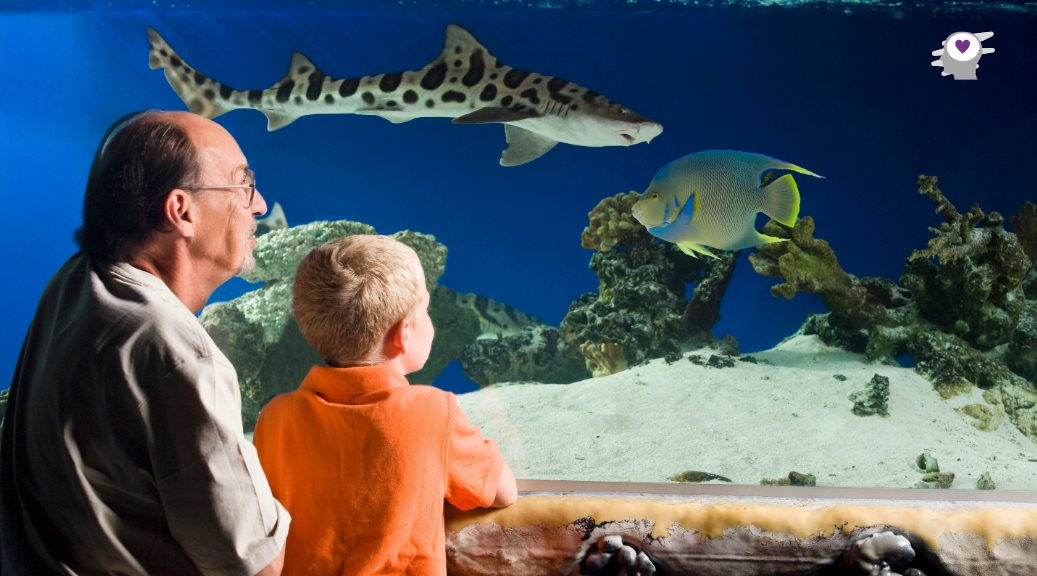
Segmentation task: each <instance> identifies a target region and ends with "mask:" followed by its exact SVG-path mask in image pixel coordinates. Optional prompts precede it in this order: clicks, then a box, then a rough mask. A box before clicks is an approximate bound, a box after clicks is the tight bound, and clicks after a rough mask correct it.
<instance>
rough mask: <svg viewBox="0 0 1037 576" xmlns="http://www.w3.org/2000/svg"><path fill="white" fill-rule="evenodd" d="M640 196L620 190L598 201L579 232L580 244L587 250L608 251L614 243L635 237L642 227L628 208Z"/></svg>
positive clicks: (620, 242)
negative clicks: (588, 221) (586, 223)
mask: <svg viewBox="0 0 1037 576" xmlns="http://www.w3.org/2000/svg"><path fill="white" fill-rule="evenodd" d="M640 196H641V195H640V194H638V193H637V192H621V193H619V194H616V195H615V196H610V197H608V198H605V199H603V200H602V201H601V202H598V205H597V206H595V207H594V209H593V210H591V211H590V212H589V213H588V214H587V217H588V218H590V224H589V225H588V226H587V227H586V228H584V229H583V233H582V234H580V244H581V245H582V246H583V247H584V248H586V249H588V250H598V251H600V252H608V251H609V250H611V249H612V247H613V246H615V245H616V244H622V243H623V242H625V241H628V240H631V239H634V238H637V237H638V235H640V234H641V232H642V230H643V228H642V226H641V224H640V223H638V221H637V220H634V217H633V215H632V214H631V213H630V209H631V207H632V206H633V205H634V203H635V202H637V199H638V198H640Z"/></svg>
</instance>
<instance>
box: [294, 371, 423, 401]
mask: <svg viewBox="0 0 1037 576" xmlns="http://www.w3.org/2000/svg"><path fill="white" fill-rule="evenodd" d="M409 385H410V384H409V383H408V382H407V378H406V377H404V375H403V374H400V373H399V372H397V371H396V370H393V369H391V368H389V367H388V366H385V365H378V366H356V367H352V368H331V367H329V366H314V367H312V368H310V372H309V373H308V374H307V375H306V378H305V379H304V380H303V381H302V385H301V386H300V387H299V388H300V389H303V390H311V391H312V392H314V393H315V394H320V395H321V396H328V395H334V396H354V395H361V394H371V393H373V392H379V391H381V390H388V389H390V388H399V387H402V386H409Z"/></svg>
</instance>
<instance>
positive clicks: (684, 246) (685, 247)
mask: <svg viewBox="0 0 1037 576" xmlns="http://www.w3.org/2000/svg"><path fill="white" fill-rule="evenodd" d="M677 247H678V248H680V249H681V252H684V253H685V254H687V255H688V256H692V257H694V258H698V256H697V255H696V252H697V253H699V254H702V255H704V256H709V257H710V258H716V257H717V255H716V254H714V253H713V252H712V251H710V249H709V248H706V247H705V246H703V245H701V244H696V243H694V242H678V243H677Z"/></svg>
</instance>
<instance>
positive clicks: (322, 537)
mask: <svg viewBox="0 0 1037 576" xmlns="http://www.w3.org/2000/svg"><path fill="white" fill-rule="evenodd" d="M253 440H254V442H255V444H256V448H257V449H258V451H259V460H260V462H261V463H262V465H263V470H264V471H265V472H266V475H267V479H268V480H269V481H270V488H271V489H272V490H273V493H274V496H275V497H276V498H277V500H278V501H279V502H281V504H282V505H284V507H285V508H286V509H287V510H288V511H289V513H290V514H291V515H292V525H291V527H290V529H289V531H288V544H287V550H286V552H285V563H284V572H283V574H284V575H285V576H294V575H299V574H307V575H320V576H330V575H345V574H348V575H350V576H361V575H364V574H412V575H422V576H424V575H445V574H446V540H445V528H444V520H443V501H444V499H446V500H447V501H449V502H450V503H451V504H453V505H454V506H457V507H458V508H460V509H462V510H468V509H471V508H475V507H479V506H489V505H490V504H492V503H493V500H494V498H495V497H496V495H497V484H498V483H499V482H500V474H501V471H502V469H503V465H504V461H503V459H502V457H501V454H500V450H499V449H498V447H497V445H496V444H495V443H494V442H493V441H490V440H485V439H483V437H482V435H481V434H480V432H479V429H478V428H476V427H474V426H472V425H471V424H470V423H469V422H468V420H467V419H466V418H465V416H464V413H463V412H461V408H460V407H459V406H458V405H457V401H456V399H455V398H454V395H453V394H451V393H449V392H444V391H443V390H439V389H438V388H433V387H431V386H417V385H415V386H411V385H410V384H408V383H407V380H406V378H404V377H403V376H401V375H399V374H397V373H395V372H393V371H391V370H388V369H386V368H385V367H382V366H365V367H359V368H326V367H320V366H316V367H313V368H312V369H310V372H309V374H307V375H306V378H305V379H304V380H303V382H302V384H301V385H300V386H299V389H298V390H296V391H294V392H289V393H287V394H281V395H278V396H277V397H275V398H274V399H273V400H271V401H270V403H268V404H267V405H266V406H265V407H264V408H263V411H262V412H261V413H260V415H259V421H258V422H257V423H256V431H255V435H254V437H253Z"/></svg>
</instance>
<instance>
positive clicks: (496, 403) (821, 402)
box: [460, 336, 1037, 490]
mask: <svg viewBox="0 0 1037 576" xmlns="http://www.w3.org/2000/svg"><path fill="white" fill-rule="evenodd" d="M712 353H714V352H713V351H710V350H708V349H704V350H701V351H698V352H695V353H693V354H698V355H699V356H700V357H702V358H703V359H707V358H708V357H709V355H710V354H712ZM753 356H755V357H756V358H757V359H758V360H759V361H760V363H758V364H752V363H748V362H736V364H735V367H734V368H722V369H718V368H710V367H704V366H698V365H695V364H693V363H692V362H690V361H689V360H688V359H687V358H685V359H681V360H679V361H677V362H675V363H673V364H669V365H668V364H666V362H665V361H663V360H653V361H652V362H650V363H648V364H646V365H642V366H638V367H635V368H632V369H630V370H627V371H625V372H621V373H619V374H613V375H611V376H607V377H604V378H596V379H591V380H584V381H581V382H576V383H573V384H567V385H558V384H536V383H531V384H512V385H498V386H494V387H490V388H486V389H483V390H480V391H478V392H472V393H469V394H464V395H461V396H460V403H461V406H462V408H463V409H464V411H465V414H466V415H467V416H468V418H469V420H471V421H472V423H474V424H475V425H477V426H479V427H480V428H481V429H482V432H483V434H484V435H485V436H486V437H488V438H492V439H494V440H496V441H497V442H499V443H500V445H501V447H502V449H503V451H504V456H505V458H506V460H507V461H508V462H509V463H510V464H511V466H512V468H513V469H514V470H515V474H516V476H518V477H519V478H526V479H550V480H596V481H629V482H668V480H667V478H668V477H670V476H672V475H674V474H677V473H679V472H682V471H685V470H698V471H704V472H711V473H715V474H720V475H722V476H726V477H728V478H730V479H731V480H732V481H733V482H734V483H737V484H759V483H760V480H761V479H762V478H778V477H787V475H788V473H789V472H790V471H792V470H795V471H797V472H806V473H810V474H814V475H815V476H816V477H817V485H818V486H852V487H896V488H908V487H913V486H915V485H916V484H918V482H919V481H920V480H921V477H922V472H920V471H919V470H918V469H917V468H916V467H915V461H916V458H917V457H918V455H919V454H921V453H922V452H929V453H930V454H932V455H933V456H935V457H936V458H937V459H938V461H939V464H940V470H941V471H943V472H953V473H954V474H955V481H954V485H953V487H954V488H975V487H976V481H977V480H978V479H979V476H980V474H982V473H983V472H989V474H990V476H991V477H992V479H993V480H994V482H996V483H997V487H998V488H999V489H1029V490H1034V489H1037V444H1035V443H1034V442H1033V441H1031V440H1030V439H1029V438H1027V437H1026V436H1024V435H1023V434H1021V433H1020V432H1019V431H1018V430H1016V428H1015V427H1014V426H1013V425H1012V423H1011V422H1010V421H1009V420H1008V419H1007V418H1005V420H1004V422H1003V423H1002V424H1001V425H1000V427H999V428H997V429H996V430H994V431H992V432H982V431H980V430H978V429H977V428H975V427H973V426H972V425H971V424H970V421H971V418H970V417H968V416H965V415H963V414H959V413H958V412H955V410H954V408H955V407H959V406H963V405H966V404H972V403H981V404H982V403H984V401H983V398H982V396H981V394H980V392H979V391H978V390H976V391H974V393H972V394H969V395H962V396H958V397H955V398H952V399H950V400H943V399H941V398H940V396H939V395H938V394H937V393H936V392H935V391H934V390H933V388H932V385H931V384H930V383H929V382H928V381H927V380H925V379H924V378H922V377H921V376H919V375H918V374H917V373H916V372H915V371H914V370H911V369H905V368H897V367H890V366H885V365H881V364H873V363H869V362H868V361H867V360H866V359H865V358H864V357H863V356H862V355H859V354H852V353H849V352H845V351H843V350H839V349H836V348H831V347H828V346H825V345H824V344H823V343H821V342H820V341H819V340H818V339H817V338H816V337H812V336H796V337H793V338H790V339H788V340H786V341H785V342H783V343H782V344H780V345H778V346H777V347H775V348H773V349H771V350H768V351H765V352H761V353H758V354H753ZM835 374H842V375H844V376H846V380H845V381H842V382H841V381H839V380H837V379H835V378H834V377H833V375H835ZM874 374H881V375H883V376H886V377H888V378H889V381H890V399H889V412H890V414H889V416H888V417H881V416H867V417H862V416H856V415H854V414H853V413H852V412H851V408H852V406H853V402H852V401H851V400H849V398H848V397H849V395H850V393H852V392H855V391H857V390H863V389H864V388H865V387H866V386H867V384H868V382H869V381H870V380H871V378H872V376H873V375H874Z"/></svg>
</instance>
